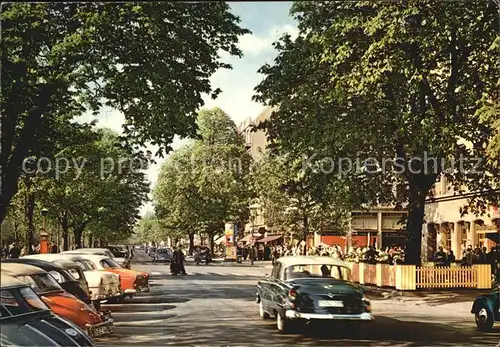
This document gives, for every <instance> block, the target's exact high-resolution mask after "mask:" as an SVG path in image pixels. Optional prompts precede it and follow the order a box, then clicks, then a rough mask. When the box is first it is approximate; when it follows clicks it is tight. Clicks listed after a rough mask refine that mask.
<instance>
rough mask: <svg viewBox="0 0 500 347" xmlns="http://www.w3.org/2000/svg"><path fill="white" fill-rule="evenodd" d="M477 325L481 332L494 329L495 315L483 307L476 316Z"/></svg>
mask: <svg viewBox="0 0 500 347" xmlns="http://www.w3.org/2000/svg"><path fill="white" fill-rule="evenodd" d="M475 319H476V325H477V328H478V330H480V331H488V330H491V328H492V327H493V314H492V313H491V312H490V310H488V308H487V307H485V306H482V307H480V308H479V310H478V311H477V312H476V315H475Z"/></svg>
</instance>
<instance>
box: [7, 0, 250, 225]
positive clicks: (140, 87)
mask: <svg viewBox="0 0 500 347" xmlns="http://www.w3.org/2000/svg"><path fill="white" fill-rule="evenodd" d="M1 20H2V47H3V49H2V52H1V59H2V67H1V68H2V82H1V83H2V95H1V97H0V104H1V111H2V150H1V157H0V165H1V167H2V196H1V201H0V203H1V204H0V221H2V220H3V219H4V217H5V213H6V209H7V206H8V204H9V202H10V201H11V199H12V197H13V196H14V194H15V193H16V187H17V181H18V179H19V177H20V174H21V170H22V169H21V167H22V162H23V160H24V159H25V158H26V157H29V156H30V155H32V152H33V151H34V150H35V148H37V147H38V146H39V145H40V143H41V142H42V141H43V140H46V141H48V142H51V141H56V139H57V138H58V136H61V133H60V132H58V131H57V130H58V126H59V125H60V124H68V123H69V122H70V120H72V119H73V118H74V117H75V116H79V115H81V114H82V113H83V112H84V111H85V110H86V109H90V110H92V111H93V112H94V113H97V112H98V110H99V109H100V108H101V107H102V106H107V107H111V108H114V109H116V110H119V111H120V112H122V113H123V115H124V116H125V124H124V125H123V130H124V137H125V138H126V139H127V140H129V141H130V142H131V143H134V144H138V145H140V146H142V145H145V144H148V143H151V144H153V145H157V146H158V148H159V150H158V154H159V155H162V154H163V153H164V152H165V151H168V150H170V147H169V144H170V143H171V142H172V139H173V137H174V135H176V134H177V135H180V136H188V135H192V134H194V133H195V131H196V130H195V128H196V127H195V120H196V111H197V110H198V109H199V107H200V106H202V105H203V100H202V94H203V93H207V94H209V95H212V96H213V97H216V96H217V95H218V93H219V92H220V90H218V89H216V90H212V88H211V86H210V81H209V78H210V76H211V75H212V74H213V73H214V72H215V71H217V70H218V69H220V68H231V66H230V65H229V64H226V63H223V62H221V61H220V60H219V51H225V52H228V53H229V54H231V55H236V56H241V51H240V50H239V49H238V48H237V46H236V43H237V41H238V36H240V35H243V34H245V33H248V32H249V31H248V30H246V29H242V28H240V27H239V26H238V22H239V19H238V18H237V17H235V16H234V15H232V14H231V13H230V12H229V6H228V5H227V4H226V3H224V2H199V3H173V2H170V3H161V2H149V3H148V2H146V3H126V4H123V3H116V4H115V3H104V4H103V3H78V4H77V3H31V4H27V3H25V4H23V3H9V4H4V5H3V6H2V13H1ZM62 136H64V135H62ZM49 154H52V153H42V155H49Z"/></svg>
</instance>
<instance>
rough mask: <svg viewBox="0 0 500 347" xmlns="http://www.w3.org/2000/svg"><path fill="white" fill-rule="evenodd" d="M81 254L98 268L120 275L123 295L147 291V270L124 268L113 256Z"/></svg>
mask: <svg viewBox="0 0 500 347" xmlns="http://www.w3.org/2000/svg"><path fill="white" fill-rule="evenodd" d="M81 256H82V257H85V259H87V260H89V261H90V262H92V264H93V265H94V266H95V267H96V268H97V269H98V270H104V271H110V272H113V273H115V274H117V275H120V283H121V288H122V290H123V293H124V294H125V295H128V296H132V294H135V293H139V292H149V274H148V273H147V272H141V271H135V270H131V269H125V268H124V267H122V266H120V264H118V263H117V262H116V261H115V260H114V259H113V258H109V257H107V256H103V255H93V254H81ZM122 299H123V297H122Z"/></svg>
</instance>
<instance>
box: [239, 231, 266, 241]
mask: <svg viewBox="0 0 500 347" xmlns="http://www.w3.org/2000/svg"><path fill="white" fill-rule="evenodd" d="M253 235H254V236H253V239H254V240H257V239H258V238H259V237H261V236H262V235H261V234H257V233H255V234H253ZM250 241H252V234H249V235H247V236H245V237H244V238H242V239H241V240H239V242H250Z"/></svg>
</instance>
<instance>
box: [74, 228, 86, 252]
mask: <svg viewBox="0 0 500 347" xmlns="http://www.w3.org/2000/svg"><path fill="white" fill-rule="evenodd" d="M86 226H87V223H82V224H79V225H77V226H76V227H74V228H73V235H74V236H75V245H76V248H82V247H83V244H82V235H83V231H84V230H85V227H86Z"/></svg>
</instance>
